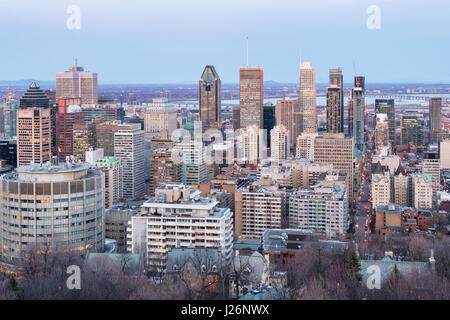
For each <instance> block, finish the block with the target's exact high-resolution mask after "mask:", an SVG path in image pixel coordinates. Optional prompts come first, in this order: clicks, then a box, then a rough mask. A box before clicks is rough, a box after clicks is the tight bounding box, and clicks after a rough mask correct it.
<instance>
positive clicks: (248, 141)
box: [237, 125, 267, 163]
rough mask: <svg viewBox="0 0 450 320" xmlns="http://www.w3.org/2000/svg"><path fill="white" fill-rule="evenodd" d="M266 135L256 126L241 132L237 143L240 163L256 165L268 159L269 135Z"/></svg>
mask: <svg viewBox="0 0 450 320" xmlns="http://www.w3.org/2000/svg"><path fill="white" fill-rule="evenodd" d="M264 133H265V132H264V131H263V129H260V128H259V127H258V126H256V125H255V126H249V127H247V128H245V129H244V130H242V131H241V133H240V135H239V137H238V142H237V158H238V161H241V162H252V163H256V162H258V161H262V160H265V159H266V158H267V135H265V134H264Z"/></svg>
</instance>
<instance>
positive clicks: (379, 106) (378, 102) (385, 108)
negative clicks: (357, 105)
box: [375, 99, 396, 147]
mask: <svg viewBox="0 0 450 320" xmlns="http://www.w3.org/2000/svg"><path fill="white" fill-rule="evenodd" d="M379 113H385V114H387V120H388V123H389V142H390V143H391V145H392V147H394V146H395V128H396V126H395V107H394V99H375V114H379Z"/></svg>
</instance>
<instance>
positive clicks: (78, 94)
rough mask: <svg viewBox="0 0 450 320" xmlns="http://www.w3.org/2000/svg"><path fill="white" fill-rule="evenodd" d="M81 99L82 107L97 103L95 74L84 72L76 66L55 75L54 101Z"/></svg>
mask: <svg viewBox="0 0 450 320" xmlns="http://www.w3.org/2000/svg"><path fill="white" fill-rule="evenodd" d="M62 98H81V104H82V105H95V104H97V102H98V80H97V73H93V72H86V71H84V69H83V68H82V67H79V66H77V65H75V66H73V67H70V68H69V70H68V71H65V72H62V73H57V74H56V99H57V100H59V99H62Z"/></svg>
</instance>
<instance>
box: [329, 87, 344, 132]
mask: <svg viewBox="0 0 450 320" xmlns="http://www.w3.org/2000/svg"><path fill="white" fill-rule="evenodd" d="M342 111H343V110H342V109H340V89H339V88H338V87H329V88H328V90H327V132H329V133H341V132H343V131H344V125H343V123H342V122H341V112H342Z"/></svg>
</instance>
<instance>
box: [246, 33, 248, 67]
mask: <svg viewBox="0 0 450 320" xmlns="http://www.w3.org/2000/svg"><path fill="white" fill-rule="evenodd" d="M246 47H247V67H248V36H247V38H246Z"/></svg>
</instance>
